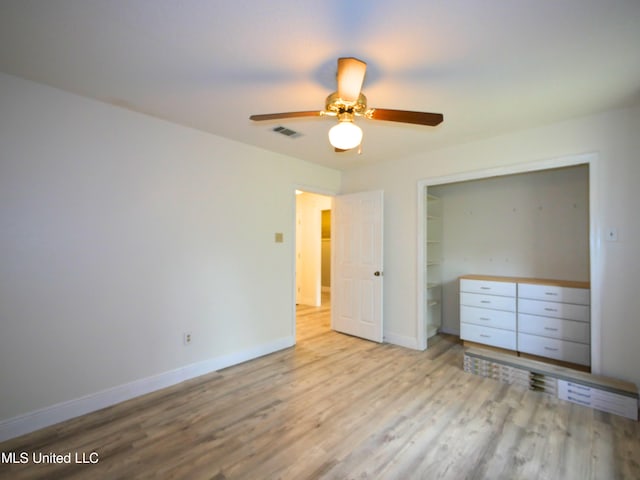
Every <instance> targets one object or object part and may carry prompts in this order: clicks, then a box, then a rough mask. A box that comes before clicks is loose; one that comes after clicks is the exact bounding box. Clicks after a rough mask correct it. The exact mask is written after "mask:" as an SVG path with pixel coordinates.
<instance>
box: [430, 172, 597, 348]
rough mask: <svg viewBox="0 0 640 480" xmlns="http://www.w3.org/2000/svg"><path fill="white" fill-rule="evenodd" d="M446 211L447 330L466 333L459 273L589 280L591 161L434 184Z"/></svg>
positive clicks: (443, 231) (443, 219)
mask: <svg viewBox="0 0 640 480" xmlns="http://www.w3.org/2000/svg"><path fill="white" fill-rule="evenodd" d="M429 193H431V194H433V195H437V196H438V197H440V204H441V208H442V220H441V224H442V238H443V244H442V258H443V260H444V261H443V263H442V266H441V269H442V281H443V284H444V285H443V307H442V308H443V331H445V332H448V333H454V334H456V335H458V334H459V333H460V328H459V327H460V320H459V310H460V308H459V296H458V290H459V286H458V277H460V275H465V274H486V275H506V276H521V277H537V278H553V279H561V280H562V279H563V280H579V281H589V273H590V272H589V267H590V265H589V170H588V166H587V165H579V166H574V167H566V168H558V169H551V170H543V171H538V172H529V173H521V174H516V175H506V176H501V177H493V178H488V179H481V180H473V181H466V182H457V183H451V184H445V185H438V186H434V187H429Z"/></svg>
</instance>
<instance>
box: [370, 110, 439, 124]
mask: <svg viewBox="0 0 640 480" xmlns="http://www.w3.org/2000/svg"><path fill="white" fill-rule="evenodd" d="M367 117H369V118H371V119H373V120H386V121H387V122H402V123H414V124H416V125H427V126H430V127H435V126H436V125H438V124H440V123H442V120H444V117H443V116H442V114H441V113H428V112H412V111H409V110H389V109H386V108H373V109H372V111H371V112H370V113H368V114H367Z"/></svg>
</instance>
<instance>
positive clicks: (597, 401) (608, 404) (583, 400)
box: [558, 380, 638, 420]
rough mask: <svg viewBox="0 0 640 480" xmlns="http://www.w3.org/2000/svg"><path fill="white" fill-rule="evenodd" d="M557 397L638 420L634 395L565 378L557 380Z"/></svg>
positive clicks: (636, 402)
mask: <svg viewBox="0 0 640 480" xmlns="http://www.w3.org/2000/svg"><path fill="white" fill-rule="evenodd" d="M558 398H560V399H561V400H567V401H569V402H573V403H577V404H578V405H584V406H585V407H591V408H595V409H597V410H602V411H604V412H609V413H614V414H616V415H621V416H623V417H627V418H630V419H632V420H638V401H637V399H636V398H635V397H630V396H626V395H620V394H619V393H614V392H607V391H606V390H601V389H599V388H595V387H590V386H588V385H582V384H580V383H575V382H570V381H567V380H558Z"/></svg>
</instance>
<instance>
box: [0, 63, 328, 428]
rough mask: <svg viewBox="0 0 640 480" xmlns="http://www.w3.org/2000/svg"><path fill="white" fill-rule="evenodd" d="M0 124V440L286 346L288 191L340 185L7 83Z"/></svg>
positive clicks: (196, 136)
mask: <svg viewBox="0 0 640 480" xmlns="http://www.w3.org/2000/svg"><path fill="white" fill-rule="evenodd" d="M0 112H1V116H0V232H1V234H0V328H1V331H0V389H1V395H0V427H2V421H3V420H7V419H14V420H15V418H16V416H18V415H21V414H28V413H29V412H34V411H36V410H39V409H43V408H45V409H46V408H48V407H51V406H52V405H56V404H60V402H67V401H73V400H74V399H79V398H83V396H86V395H94V394H96V392H102V391H106V390H109V389H112V388H116V387H118V386H122V385H125V387H122V388H123V389H124V390H121V391H120V390H119V391H118V392H116V393H118V394H117V395H115V396H114V397H113V398H114V399H116V400H117V399H121V398H122V396H123V395H125V396H126V394H127V392H128V390H127V389H129V388H130V382H134V385H133V386H134V387H139V386H140V385H139V383H135V382H139V381H140V380H141V379H145V378H151V377H152V376H157V375H162V374H164V373H166V372H174V373H175V372H178V373H176V375H174V376H173V377H172V378H178V377H180V375H182V374H183V373H184V372H183V371H182V370H180V369H185V368H187V367H188V366H190V365H201V366H202V365H204V367H203V368H205V370H206V367H207V365H209V366H211V365H213V366H215V365H219V362H217V363H216V362H215V359H224V361H226V362H229V361H231V362H232V361H233V360H234V359H243V358H246V357H250V356H252V355H255V354H260V353H264V352H266V351H270V350H273V349H277V348H283V347H284V346H288V345H291V344H292V343H293V321H292V319H293V315H294V298H293V272H294V265H293V251H294V248H293V245H292V242H293V241H294V228H293V218H294V211H293V209H294V203H293V201H292V199H293V188H294V185H300V184H304V185H309V186H316V187H317V188H319V189H323V190H327V191H337V190H338V189H339V186H340V173H339V172H337V171H335V170H331V169H326V168H321V167H319V166H315V165H312V164H309V163H306V162H302V161H299V160H296V159H292V158H288V157H284V156H281V155H277V154H273V153H270V152H266V151H263V150H259V149H256V148H253V147H249V146H246V145H243V144H240V143H236V142H232V141H228V140H225V139H221V138H218V137H215V136H213V135H209V134H206V133H203V132H200V131H196V130H192V129H189V128H184V127H181V126H177V125H174V124H171V123H168V122H164V121H161V120H158V119H155V118H152V117H148V116H144V115H141V114H137V113H133V112H130V111H127V110H123V109H119V108H116V107H112V106H109V105H106V104H102V103H99V102H95V101H91V100H88V99H85V98H81V97H78V96H74V95H70V94H67V93H65V92H62V91H59V90H56V89H52V88H49V87H45V86H41V85H38V84H35V83H31V82H27V81H24V80H21V79H18V78H16V77H12V76H7V75H0ZM275 232H283V233H284V243H275V242H274V233H275ZM186 331H190V332H191V333H192V335H193V343H192V344H191V345H190V346H184V345H183V332H186ZM212 359H213V360H214V361H213V363H206V362H211V360H212ZM202 362H205V363H204V364H202ZM196 370H198V369H196ZM200 370H202V368H200ZM193 371H195V370H193ZM153 378H155V379H156V380H157V382H156V385H158V386H162V384H163V381H164V380H166V379H162V378H160V379H158V378H156V377H153ZM165 383H166V382H165ZM127 385H129V386H127ZM131 388H133V387H131ZM125 390H127V392H125ZM94 400H95V399H94ZM85 403H86V402H85ZM98 403H99V402H98ZM65 405H66V404H65ZM73 405H75V404H73ZM73 405H71V406H69V405H66V407H69V408H68V410H69V411H68V412H67V413H70V414H71V415H73V414H75V413H82V411H81V410H82V408H84V407H87V404H83V405H84V406H82V405H79V404H78V405H77V409H75V410H74V407H73ZM66 407H65V408H66ZM81 407H82V408H81ZM89 407H90V405H89ZM61 408H62V407H61ZM40 413H42V412H40ZM45 413H46V412H45ZM44 416H45V417H46V415H44ZM67 416H68V415H67ZM54 417H55V415H53V416H51V417H50V418H49V417H48V419H51V418H54ZM62 417H64V415H62ZM62 417H60V416H59V417H58V419H62ZM41 420H42V419H41ZM45 420H47V419H45ZM45 420H43V422H44V423H46V422H45ZM9 423H10V422H9ZM14 423H15V422H14ZM37 423H38V422H35V423H34V425H35V426H41V425H36V424H37ZM40 423H42V422H40ZM7 425H8V424H7V422H6V421H5V424H4V426H7ZM13 426H14V427H16V425H13ZM19 427H20V426H19V425H18V426H17V427H16V431H20V428H19ZM0 430H1V428H0ZM1 433H2V432H0V437H1V436H2V435H1Z"/></svg>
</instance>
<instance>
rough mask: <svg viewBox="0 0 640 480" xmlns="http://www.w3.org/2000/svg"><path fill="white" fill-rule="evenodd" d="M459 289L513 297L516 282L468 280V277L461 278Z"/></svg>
mask: <svg viewBox="0 0 640 480" xmlns="http://www.w3.org/2000/svg"><path fill="white" fill-rule="evenodd" d="M460 291H461V292H471V293H488V294H490V295H502V296H504V297H515V296H516V284H515V283H510V282H494V281H490V280H470V279H468V278H461V279H460Z"/></svg>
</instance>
